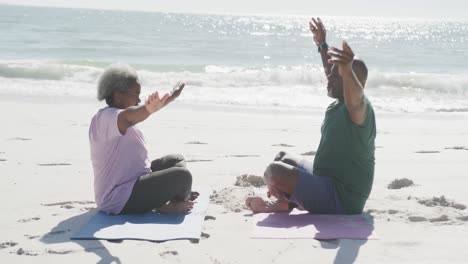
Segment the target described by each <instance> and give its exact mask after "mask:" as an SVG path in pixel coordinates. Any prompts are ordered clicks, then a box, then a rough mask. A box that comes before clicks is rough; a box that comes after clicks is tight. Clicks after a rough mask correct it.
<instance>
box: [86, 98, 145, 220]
mask: <svg viewBox="0 0 468 264" xmlns="http://www.w3.org/2000/svg"><path fill="white" fill-rule="evenodd" d="M121 111H122V109H117V108H111V107H105V108H103V109H100V110H99V111H98V112H97V113H96V115H95V116H94V117H93V119H92V121H91V125H90V127H89V144H90V149H91V161H92V163H93V170H94V197H95V199H96V204H97V206H98V208H99V209H100V210H101V211H103V212H106V213H108V214H118V213H120V211H122V209H123V207H124V206H125V204H126V203H127V201H128V198H129V197H130V194H131V192H132V189H133V185H134V184H135V182H136V181H137V180H138V178H139V177H140V176H142V175H145V174H147V173H150V172H151V170H150V162H149V159H148V151H147V150H146V145H145V139H144V138H143V134H142V133H141V132H140V130H138V129H137V128H136V127H135V126H132V127H129V128H128V129H127V133H125V135H122V134H120V131H119V128H118V127H117V117H118V115H119V113H120V112H121Z"/></svg>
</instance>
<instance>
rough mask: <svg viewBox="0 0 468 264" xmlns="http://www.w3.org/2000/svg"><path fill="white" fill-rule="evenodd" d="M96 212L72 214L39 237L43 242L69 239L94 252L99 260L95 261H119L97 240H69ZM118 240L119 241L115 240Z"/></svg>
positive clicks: (103, 262) (57, 242)
mask: <svg viewBox="0 0 468 264" xmlns="http://www.w3.org/2000/svg"><path fill="white" fill-rule="evenodd" d="M95 214H96V210H92V211H89V212H86V213H83V214H80V215H76V216H73V217H71V218H68V219H65V220H63V221H62V222H60V223H58V224H57V225H56V226H55V227H53V228H52V230H50V232H49V233H47V234H45V235H43V236H42V237H41V239H40V241H41V242H43V243H45V244H61V243H68V242H70V241H72V242H74V243H76V244H78V245H80V246H81V247H83V249H84V250H85V252H90V253H94V254H96V255H97V256H98V257H99V258H100V260H99V261H98V262H97V263H100V264H108V263H121V261H120V259H119V258H118V257H114V256H112V255H111V253H110V252H109V251H108V250H107V248H106V247H105V246H104V245H103V244H102V243H101V241H99V240H71V239H70V237H71V236H72V235H73V234H75V233H76V232H78V230H79V229H80V228H81V227H82V226H83V225H84V224H85V223H87V222H88V221H89V219H90V218H91V217H92V216H93V215H95ZM115 242H119V241H115Z"/></svg>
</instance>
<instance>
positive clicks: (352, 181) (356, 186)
mask: <svg viewBox="0 0 468 264" xmlns="http://www.w3.org/2000/svg"><path fill="white" fill-rule="evenodd" d="M366 104H367V106H366V107H367V108H366V119H365V121H364V123H363V124H362V125H356V124H354V123H353V121H352V120H351V117H350V116H349V113H348V109H347V108H346V105H345V103H344V102H340V101H336V102H334V103H332V104H330V106H329V107H328V109H327V112H326V113H325V119H324V120H323V123H322V138H321V139H320V145H319V147H318V149H317V153H316V155H315V160H314V174H315V175H318V176H325V177H330V178H332V180H333V183H334V185H335V190H336V192H337V194H338V197H339V199H340V201H341V204H342V205H343V207H344V209H345V210H346V212H347V213H349V214H359V213H361V212H362V210H363V208H364V205H365V203H366V200H367V198H368V197H369V194H370V192H371V189H372V182H373V180H374V166H375V158H374V152H375V143H374V142H375V136H376V127H375V115H374V109H373V108H372V105H371V103H370V102H369V100H367V98H366Z"/></svg>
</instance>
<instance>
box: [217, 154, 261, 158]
mask: <svg viewBox="0 0 468 264" xmlns="http://www.w3.org/2000/svg"><path fill="white" fill-rule="evenodd" d="M225 157H231V158H250V157H260V155H238V154H234V155H226V156H225Z"/></svg>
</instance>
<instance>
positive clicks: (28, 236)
mask: <svg viewBox="0 0 468 264" xmlns="http://www.w3.org/2000/svg"><path fill="white" fill-rule="evenodd" d="M24 236H25V237H27V238H28V239H36V238H38V237H40V236H32V235H24Z"/></svg>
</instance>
